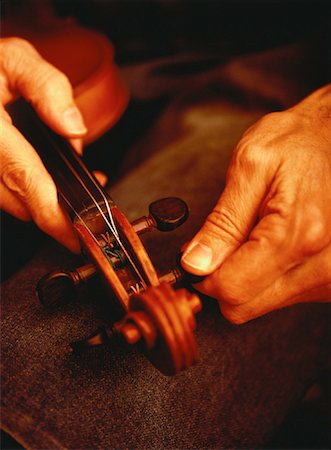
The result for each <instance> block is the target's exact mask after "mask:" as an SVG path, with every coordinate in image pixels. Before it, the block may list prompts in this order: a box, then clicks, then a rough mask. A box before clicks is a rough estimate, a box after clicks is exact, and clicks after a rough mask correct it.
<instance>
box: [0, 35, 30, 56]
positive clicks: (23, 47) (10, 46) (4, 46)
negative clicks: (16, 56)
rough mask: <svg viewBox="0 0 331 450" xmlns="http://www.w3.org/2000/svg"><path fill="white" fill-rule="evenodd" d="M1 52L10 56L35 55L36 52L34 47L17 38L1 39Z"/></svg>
mask: <svg viewBox="0 0 331 450" xmlns="http://www.w3.org/2000/svg"><path fill="white" fill-rule="evenodd" d="M0 48H1V52H4V53H6V54H8V53H9V54H11V53H12V52H27V51H28V52H32V53H37V50H36V49H35V48H34V46H33V45H32V44H31V43H30V42H29V41H27V40H26V39H23V38H21V37H18V36H13V37H8V38H3V39H1V41H0Z"/></svg>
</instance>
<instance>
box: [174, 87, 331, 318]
mask: <svg viewBox="0 0 331 450" xmlns="http://www.w3.org/2000/svg"><path fill="white" fill-rule="evenodd" d="M182 264H183V267H184V268H185V269H186V270H187V271H189V272H192V273H194V274H197V275H208V276H207V277H206V278H205V279H204V281H203V282H201V283H199V284H197V285H196V286H197V288H198V289H199V290H200V291H201V292H203V293H205V294H207V295H209V296H211V297H215V298H217V299H218V300H219V302H220V307H221V310H222V312H223V314H224V315H225V317H226V318H228V319H229V320H230V321H231V322H234V323H242V322H246V321H248V320H251V319H253V318H255V317H258V316H261V315H263V314H265V313H267V312H269V311H272V310H274V309H278V308H282V307H285V306H288V305H292V304H295V303H299V302H308V301H330V300H331V85H328V86H325V87H324V88H321V89H319V90H318V91H316V92H315V93H313V94H311V95H310V96H309V97H307V98H306V99H305V100H303V101H302V102H300V103H299V104H298V105H296V106H294V107H293V108H291V109H289V110H287V111H284V112H277V113H272V114H268V115H267V116H265V117H263V118H262V119H261V120H260V121H258V122H257V123H256V124H255V125H253V126H252V127H251V128H249V129H248V130H247V131H246V133H245V134H244V135H243V137H242V139H241V140H240V142H239V143H238V145H237V147H236V149H235V152H234V155H233V158H232V162H231V164H230V168H229V170H228V174H227V184H226V188H225V190H224V192H223V194H222V195H221V197H220V199H219V201H218V203H217V205H216V206H215V209H214V210H213V211H212V213H211V214H210V215H209V217H208V218H207V220H206V222H205V224H204V226H203V227H202V229H201V230H200V231H199V232H198V234H197V235H196V236H195V237H194V238H193V240H192V241H191V243H190V244H189V245H188V246H187V247H186V251H185V253H184V255H183V259H182Z"/></svg>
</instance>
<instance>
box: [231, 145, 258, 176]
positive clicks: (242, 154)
mask: <svg viewBox="0 0 331 450" xmlns="http://www.w3.org/2000/svg"><path fill="white" fill-rule="evenodd" d="M261 154H262V152H261V149H260V147H259V146H257V145H252V143H251V142H250V139H246V138H245V137H244V138H243V139H242V140H241V141H240V143H239V144H238V146H237V148H236V151H235V153H234V160H233V163H234V166H235V167H236V169H238V170H244V171H245V172H252V173H253V172H256V170H257V169H259V167H260V165H261V162H262V157H261Z"/></svg>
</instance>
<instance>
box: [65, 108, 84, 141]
mask: <svg viewBox="0 0 331 450" xmlns="http://www.w3.org/2000/svg"><path fill="white" fill-rule="evenodd" d="M63 123H64V126H65V127H66V129H67V131H68V132H69V133H71V134H73V135H79V136H81V135H82V134H85V133H86V132H87V128H86V126H85V124H84V121H83V117H82V115H81V113H80V111H79V109H78V108H77V107H76V106H70V107H69V108H68V109H66V110H65V111H64V113H63Z"/></svg>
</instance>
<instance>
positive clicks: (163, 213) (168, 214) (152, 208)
mask: <svg viewBox="0 0 331 450" xmlns="http://www.w3.org/2000/svg"><path fill="white" fill-rule="evenodd" d="M188 216H189V211H188V207H187V205H186V203H185V202H184V201H183V200H181V199H180V198H178V197H166V198H162V199H160V200H157V201H155V202H153V203H151V204H150V205H149V216H143V217H141V218H140V219H137V220H135V221H134V222H132V226H133V228H134V230H135V232H136V233H138V234H141V233H145V232H146V231H150V230H151V229H153V228H157V229H158V230H159V231H172V230H174V229H175V228H177V227H179V226H180V225H182V224H183V223H184V222H185V221H186V220H187V218H188Z"/></svg>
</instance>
